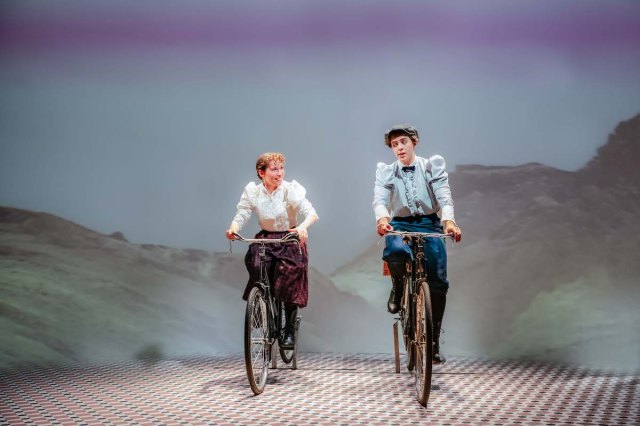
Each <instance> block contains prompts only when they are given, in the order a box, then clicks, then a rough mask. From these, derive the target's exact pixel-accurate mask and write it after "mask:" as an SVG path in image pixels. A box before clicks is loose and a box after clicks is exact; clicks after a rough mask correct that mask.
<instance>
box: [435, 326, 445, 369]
mask: <svg viewBox="0 0 640 426" xmlns="http://www.w3.org/2000/svg"><path fill="white" fill-rule="evenodd" d="M441 326H442V323H436V324H434V325H433V364H444V363H445V362H447V359H446V358H445V357H444V354H443V353H442V352H440V331H441Z"/></svg>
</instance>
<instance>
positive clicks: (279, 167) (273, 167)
mask: <svg viewBox="0 0 640 426" xmlns="http://www.w3.org/2000/svg"><path fill="white" fill-rule="evenodd" d="M258 174H259V175H260V177H261V178H262V183H263V184H264V186H265V187H266V188H267V189H275V188H277V187H279V186H280V185H281V184H282V180H283V179H284V163H283V162H282V161H269V164H268V165H267V168H266V169H264V171H263V170H260V171H259V172H258Z"/></svg>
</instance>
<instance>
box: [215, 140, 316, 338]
mask: <svg viewBox="0 0 640 426" xmlns="http://www.w3.org/2000/svg"><path fill="white" fill-rule="evenodd" d="M284 165H285V157H284V155H282V154H280V153H276V152H267V153H264V154H262V155H261V156H260V157H258V161H256V173H257V175H258V178H259V179H260V181H261V182H260V183H258V184H257V185H256V184H255V183H254V182H249V183H248V184H247V185H246V186H245V188H244V192H243V193H242V196H241V197H240V201H239V202H238V205H237V211H236V215H235V217H234V218H233V220H232V221H231V225H230V226H229V229H227V231H226V236H227V238H229V239H232V238H233V236H234V234H237V233H239V232H240V230H241V229H242V227H243V226H244V225H245V224H246V223H247V221H248V220H249V218H250V217H251V213H252V212H254V211H255V212H256V213H257V215H258V222H259V224H260V227H261V228H262V230H261V231H260V232H258V233H257V234H256V236H255V238H275V239H277V238H282V237H283V236H284V235H286V234H287V233H288V232H296V233H297V234H298V238H299V239H300V242H301V244H300V248H301V250H298V246H297V245H295V244H268V245H266V246H265V247H266V254H267V270H268V271H269V279H270V282H271V284H272V289H273V293H274V296H275V297H276V298H279V299H280V300H282V301H283V302H284V303H285V310H286V314H287V315H286V317H287V318H286V319H287V323H286V326H285V335H284V338H283V340H282V342H280V346H281V347H283V348H291V347H293V345H294V341H293V331H294V330H293V327H294V324H293V321H292V318H295V311H296V309H297V308H298V307H301V308H303V307H305V306H307V300H308V294H309V293H308V288H309V280H308V276H307V275H308V254H307V247H306V244H305V242H306V240H307V237H308V232H307V229H308V228H309V226H311V225H312V224H314V223H315V222H316V221H317V220H318V215H317V214H316V211H315V209H314V208H313V206H312V205H311V203H310V202H309V200H307V198H306V190H305V189H304V187H303V186H302V185H300V184H299V183H298V182H296V181H295V180H294V181H291V182H288V181H285V180H284V175H285V172H284ZM299 215H300V216H302V218H303V220H302V222H301V223H299V222H298V216H299ZM245 266H246V267H247V271H249V281H248V283H247V286H246V289H245V292H244V295H243V296H242V297H243V299H244V300H247V297H248V296H249V292H250V291H251V288H252V285H253V283H255V282H256V281H258V279H259V277H260V259H259V256H258V245H257V244H251V245H250V246H249V250H248V251H247V255H246V256H245Z"/></svg>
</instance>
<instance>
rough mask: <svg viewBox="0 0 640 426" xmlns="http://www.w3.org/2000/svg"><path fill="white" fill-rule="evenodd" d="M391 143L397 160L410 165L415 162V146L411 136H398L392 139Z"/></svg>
mask: <svg viewBox="0 0 640 426" xmlns="http://www.w3.org/2000/svg"><path fill="white" fill-rule="evenodd" d="M389 143H390V144H391V149H393V153H394V154H395V156H396V158H397V159H398V160H400V162H401V163H402V164H404V165H409V164H411V163H412V162H413V160H414V158H415V153H414V152H413V148H414V146H415V144H414V143H413V141H412V140H411V138H410V137H409V136H405V135H401V136H396V137H395V138H393V139H391V140H390V141H389Z"/></svg>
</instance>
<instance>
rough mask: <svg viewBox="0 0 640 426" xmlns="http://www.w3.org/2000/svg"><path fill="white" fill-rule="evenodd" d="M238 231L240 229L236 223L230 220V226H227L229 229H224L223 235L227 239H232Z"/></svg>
mask: <svg viewBox="0 0 640 426" xmlns="http://www.w3.org/2000/svg"><path fill="white" fill-rule="evenodd" d="M239 231H240V230H239V229H238V224H236V223H235V222H232V223H231V226H229V229H227V230H226V232H225V235H226V237H227V238H228V239H230V240H234V239H235V238H236V236H237V235H238V232H239Z"/></svg>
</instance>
